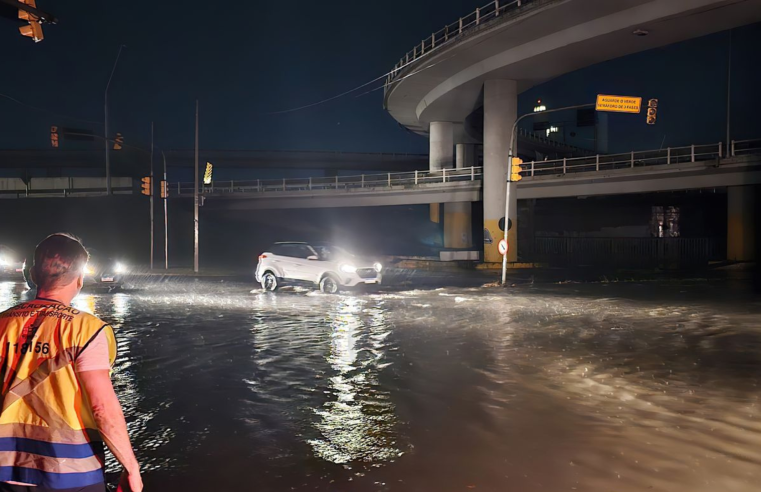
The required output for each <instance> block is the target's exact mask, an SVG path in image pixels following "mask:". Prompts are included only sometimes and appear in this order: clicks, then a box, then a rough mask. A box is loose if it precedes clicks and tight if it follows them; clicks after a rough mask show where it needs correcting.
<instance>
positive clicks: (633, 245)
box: [521, 237, 726, 268]
mask: <svg viewBox="0 0 761 492" xmlns="http://www.w3.org/2000/svg"><path fill="white" fill-rule="evenodd" d="M725 243H726V241H725V240H723V239H719V238H649V237H645V238H638V237H637V238H631V237H620V238H618V237H617V238H597V237H536V238H534V241H533V247H529V248H526V249H524V250H523V251H521V253H522V256H523V255H525V256H526V258H525V260H526V261H536V262H542V263H548V264H550V265H553V266H617V267H618V266H620V267H658V266H660V267H665V268H671V267H677V266H679V267H685V266H700V265H705V264H707V263H708V262H709V261H712V260H722V259H724V258H726V254H725ZM528 244H529V245H530V244H531V242H529V243H528Z"/></svg>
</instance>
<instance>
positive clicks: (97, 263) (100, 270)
mask: <svg viewBox="0 0 761 492" xmlns="http://www.w3.org/2000/svg"><path fill="white" fill-rule="evenodd" d="M88 252H89V253H90V260H89V261H88V262H87V266H86V267H85V287H95V288H104V289H108V290H109V291H111V290H114V289H118V288H120V287H121V286H122V285H123V283H124V276H125V275H126V274H127V273H129V271H128V269H127V266H126V264H125V263H123V262H121V261H118V260H114V259H113V258H109V257H105V256H103V255H101V254H100V252H99V251H97V250H94V249H89V250H88ZM30 267H31V265H30V262H25V263H24V267H23V271H24V279H25V280H26V283H27V285H28V286H29V288H30V289H36V288H37V286H36V285H35V284H34V282H33V281H32V276H31V275H30V273H29V269H30Z"/></svg>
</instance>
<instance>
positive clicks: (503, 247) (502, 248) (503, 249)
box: [498, 239, 510, 255]
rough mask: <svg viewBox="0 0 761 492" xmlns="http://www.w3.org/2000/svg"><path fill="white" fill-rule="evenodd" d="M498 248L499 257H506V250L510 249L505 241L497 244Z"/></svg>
mask: <svg viewBox="0 0 761 492" xmlns="http://www.w3.org/2000/svg"><path fill="white" fill-rule="evenodd" d="M498 247H499V254H501V255H506V254H507V250H508V249H510V248H509V246H508V245H507V241H505V240H504V239H502V240H501V241H500V242H499V246H498Z"/></svg>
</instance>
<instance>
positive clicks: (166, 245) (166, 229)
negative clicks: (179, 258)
mask: <svg viewBox="0 0 761 492" xmlns="http://www.w3.org/2000/svg"><path fill="white" fill-rule="evenodd" d="M161 157H162V158H163V159H164V184H163V186H164V270H169V216H168V215H167V208H168V205H167V202H168V201H169V182H168V181H167V180H166V154H164V151H163V150H162V151H161Z"/></svg>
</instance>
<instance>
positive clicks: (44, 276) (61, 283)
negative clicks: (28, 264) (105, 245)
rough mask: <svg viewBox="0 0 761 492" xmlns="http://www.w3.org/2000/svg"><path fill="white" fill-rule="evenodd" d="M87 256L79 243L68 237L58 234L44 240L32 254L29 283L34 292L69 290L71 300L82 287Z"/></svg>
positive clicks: (72, 237) (77, 240)
mask: <svg viewBox="0 0 761 492" xmlns="http://www.w3.org/2000/svg"><path fill="white" fill-rule="evenodd" d="M88 259H89V254H88V253H87V250H86V249H85V247H84V246H82V242H81V241H80V240H79V239H77V238H75V237H74V236H72V235H70V234H65V233H58V234H52V235H50V236H48V237H46V238H45V239H44V240H43V241H42V242H41V243H40V244H38V245H37V249H36V250H35V251H34V266H32V280H33V281H34V283H35V284H37V292H38V293H39V292H54V291H72V297H73V296H75V295H76V294H77V293H78V292H79V290H80V289H81V288H82V281H83V276H84V271H85V267H86V265H87V260H88Z"/></svg>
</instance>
